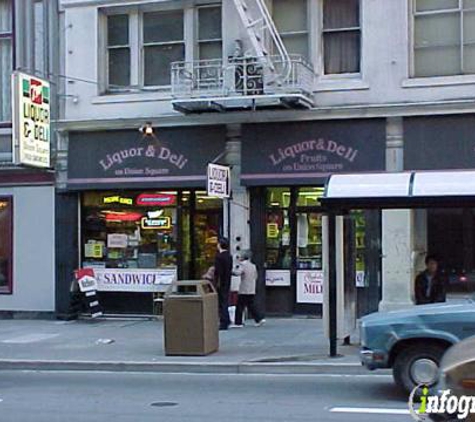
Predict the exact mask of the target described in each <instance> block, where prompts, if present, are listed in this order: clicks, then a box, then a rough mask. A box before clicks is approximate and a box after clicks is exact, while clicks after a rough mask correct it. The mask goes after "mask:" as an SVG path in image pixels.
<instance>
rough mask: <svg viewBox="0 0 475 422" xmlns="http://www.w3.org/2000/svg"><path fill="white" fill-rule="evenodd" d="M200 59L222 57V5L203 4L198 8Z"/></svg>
mask: <svg viewBox="0 0 475 422" xmlns="http://www.w3.org/2000/svg"><path fill="white" fill-rule="evenodd" d="M196 19H197V22H198V55H197V56H198V57H197V58H198V59H199V60H212V59H220V58H221V57H222V51H223V40H222V28H221V7H220V6H203V7H199V8H198V10H197V17H196Z"/></svg>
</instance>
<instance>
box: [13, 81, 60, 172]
mask: <svg viewBox="0 0 475 422" xmlns="http://www.w3.org/2000/svg"><path fill="white" fill-rule="evenodd" d="M12 89H13V101H12V105H13V122H14V124H13V151H15V162H17V163H18V164H23V165H26V166H31V167H41V168H49V167H51V159H50V145H51V119H50V85H49V82H47V81H45V80H43V79H40V78H37V77H33V76H30V75H27V74H25V73H21V72H15V73H14V74H13V81H12Z"/></svg>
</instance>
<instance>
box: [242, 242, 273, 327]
mask: <svg viewBox="0 0 475 422" xmlns="http://www.w3.org/2000/svg"><path fill="white" fill-rule="evenodd" d="M251 257H252V255H251V252H250V251H243V252H242V253H241V257H240V261H241V265H240V268H239V270H237V271H235V274H236V275H239V276H241V283H240V284H239V292H238V302H237V307H236V319H235V321H234V327H236V328H241V327H243V314H244V311H245V310H246V308H247V309H248V310H249V312H250V313H251V316H252V317H253V318H254V321H255V322H256V325H257V326H261V325H263V324H264V323H265V322H266V320H265V319H264V318H263V316H262V315H261V314H260V312H259V311H258V309H257V307H256V305H255V302H254V299H255V296H256V283H257V277H258V275H257V268H256V266H255V265H254V263H253V262H252V261H251Z"/></svg>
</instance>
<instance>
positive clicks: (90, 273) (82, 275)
mask: <svg viewBox="0 0 475 422" xmlns="http://www.w3.org/2000/svg"><path fill="white" fill-rule="evenodd" d="M76 279H77V281H78V284H79V290H81V292H83V293H85V292H95V291H96V290H97V280H96V277H95V275H94V270H93V269H92V268H82V269H79V270H76Z"/></svg>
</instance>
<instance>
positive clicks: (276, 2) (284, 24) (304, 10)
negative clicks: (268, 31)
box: [272, 0, 309, 59]
mask: <svg viewBox="0 0 475 422" xmlns="http://www.w3.org/2000/svg"><path fill="white" fill-rule="evenodd" d="M272 15H273V18H274V22H275V24H276V26H277V29H278V31H279V34H280V36H281V37H282V41H284V44H285V46H286V48H287V51H288V52H289V53H290V54H300V55H302V56H303V57H305V58H307V59H308V56H309V54H308V52H309V49H308V42H309V37H308V4H307V0H273V2H272Z"/></svg>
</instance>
